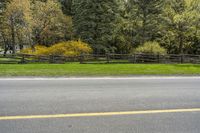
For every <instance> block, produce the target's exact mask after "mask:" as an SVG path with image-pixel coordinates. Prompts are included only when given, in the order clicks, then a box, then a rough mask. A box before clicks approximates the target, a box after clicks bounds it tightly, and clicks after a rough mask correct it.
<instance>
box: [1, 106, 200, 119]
mask: <svg viewBox="0 0 200 133" xmlns="http://www.w3.org/2000/svg"><path fill="white" fill-rule="evenodd" d="M184 112H200V108H193V109H169V110H146V111H126V112H102V113H77V114H55V115H27V116H0V121H2V120H20V119H50V118H72V117H92V116H93V117H94V116H116V115H140V114H159V113H184Z"/></svg>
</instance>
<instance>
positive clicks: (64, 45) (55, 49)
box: [23, 40, 92, 56]
mask: <svg viewBox="0 0 200 133" xmlns="http://www.w3.org/2000/svg"><path fill="white" fill-rule="evenodd" d="M91 52H92V49H91V47H90V46H89V45H88V44H87V43H84V42H82V41H80V40H78V41H67V42H61V43H58V44H55V45H52V46H51V47H45V46H41V45H37V46H36V47H35V51H32V49H30V48H28V49H24V50H23V53H26V54H34V55H58V56H59V55H62V56H77V55H80V54H81V53H85V54H89V53H91Z"/></svg>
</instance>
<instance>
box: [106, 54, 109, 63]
mask: <svg viewBox="0 0 200 133" xmlns="http://www.w3.org/2000/svg"><path fill="white" fill-rule="evenodd" d="M106 61H107V63H110V54H109V53H107V54H106Z"/></svg>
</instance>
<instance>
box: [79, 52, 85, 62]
mask: <svg viewBox="0 0 200 133" xmlns="http://www.w3.org/2000/svg"><path fill="white" fill-rule="evenodd" d="M79 60H80V64H83V62H84V54H81V55H80V58H79Z"/></svg>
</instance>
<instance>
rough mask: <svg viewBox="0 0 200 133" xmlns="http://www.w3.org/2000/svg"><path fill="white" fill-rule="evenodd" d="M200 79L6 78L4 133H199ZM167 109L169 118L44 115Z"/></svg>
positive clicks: (0, 104)
mask: <svg viewBox="0 0 200 133" xmlns="http://www.w3.org/2000/svg"><path fill="white" fill-rule="evenodd" d="M195 108H196V109H197V108H198V109H199V108H200V78H156V79H150V78H139V79H134V78H133V79H132V78H130V79H112V78H111V79H57V80H56V79H54V80H53V79H52V80H45V79H43V80H39V79H36V80H35V79H28V80H26V79H21V80H19V79H12V80H2V79H0V133H199V132H200V110H199V111H191V112H181V111H180V112H174V113H172V112H167V110H173V109H195ZM150 110H161V111H162V110H165V111H166V112H165V113H152V114H151V113H147V114H142V113H141V114H134V115H133V114H126V115H109V116H104V115H99V114H96V115H95V116H90V117H88V116H82V117H66V118H65V117H63V118H58V117H55V118H53V117H49V118H38V119H15V118H13V119H11V120H1V118H5V119H6V118H7V117H9V116H16V117H17V116H36V115H37V116H38V115H40V116H44V115H53V116H54V115H56V114H80V115H81V114H83V113H84V114H90V113H106V112H126V111H136V112H137V111H150Z"/></svg>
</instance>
